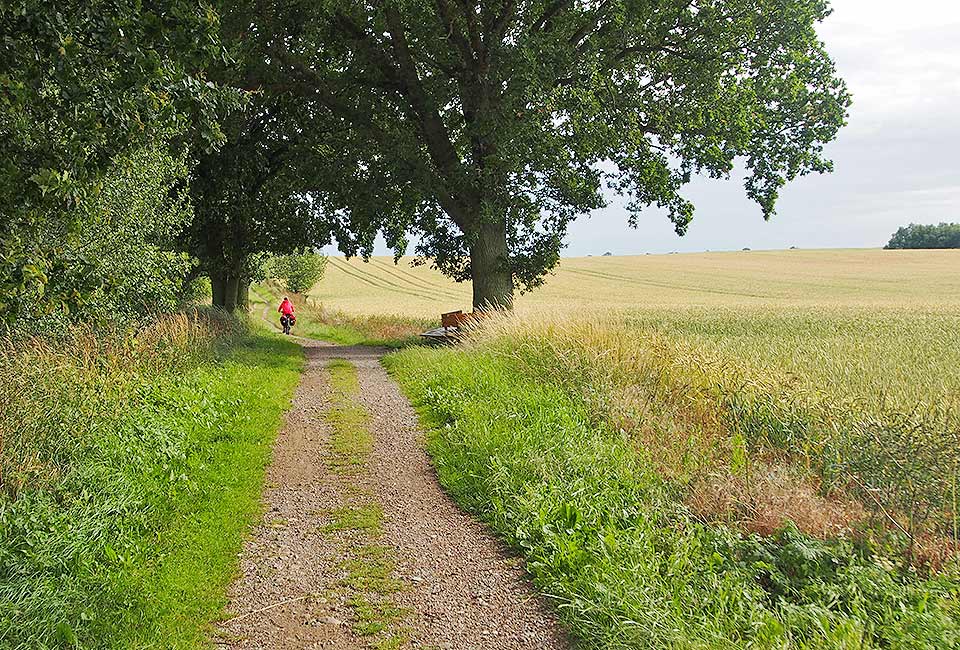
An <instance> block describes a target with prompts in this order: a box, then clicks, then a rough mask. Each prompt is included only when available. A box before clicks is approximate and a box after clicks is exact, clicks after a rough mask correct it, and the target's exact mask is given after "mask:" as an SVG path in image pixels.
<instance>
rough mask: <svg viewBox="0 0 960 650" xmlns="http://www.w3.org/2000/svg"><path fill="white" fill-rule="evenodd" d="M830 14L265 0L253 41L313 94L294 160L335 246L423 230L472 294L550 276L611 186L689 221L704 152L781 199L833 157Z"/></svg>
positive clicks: (753, 191)
mask: <svg viewBox="0 0 960 650" xmlns="http://www.w3.org/2000/svg"><path fill="white" fill-rule="evenodd" d="M241 7H242V8H240V9H239V10H238V13H239V14H240V16H238V22H239V23H241V24H248V23H249V21H250V20H251V18H250V17H249V16H247V17H246V19H245V21H244V20H242V19H241V17H242V16H243V14H244V12H247V11H249V8H247V7H246V6H245V5H241ZM828 14H829V7H828V3H827V2H826V1H825V0H786V1H781V0H777V1H764V2H759V3H758V2H755V1H754V0H722V1H719V2H712V3H710V4H709V5H708V6H702V5H700V4H691V3H690V2H687V1H686V0H667V1H664V2H657V3H640V2H633V1H631V0H612V1H605V2H554V1H548V0H536V1H531V2H522V3H517V2H502V1H497V0H489V1H484V2H480V3H475V4H474V5H470V4H468V3H456V2H447V1H443V2H436V3H432V2H390V3H380V4H376V3H374V4H371V3H366V2H359V1H349V2H344V1H340V0H337V1H332V0H328V1H325V2H320V3H316V4H315V5H312V6H311V7H310V8H305V7H303V6H300V5H291V6H289V7H288V8H286V9H284V10H279V11H278V12H277V13H276V14H271V16H270V18H269V20H266V21H264V22H260V21H259V14H257V20H258V27H260V29H259V30H258V32H257V34H248V35H247V39H246V41H245V47H246V50H245V52H246V54H247V56H248V57H249V60H250V61H255V62H256V65H255V66H253V70H254V71H255V74H254V75H252V76H255V78H256V79H257V80H258V81H259V82H261V83H262V87H263V90H264V92H265V93H266V94H267V95H272V96H274V97H277V98H284V99H285V98H288V97H290V96H291V95H295V96H297V97H298V101H299V102H301V103H302V105H303V106H309V107H310V109H309V110H307V111H306V112H304V113H303V116H304V117H306V118H307V119H306V120H305V121H301V122H300V123H299V125H298V129H297V133H298V139H299V140H301V142H302V149H303V150H304V151H303V154H304V155H303V156H302V157H300V158H294V157H291V159H290V164H292V165H300V164H301V161H302V168H303V169H304V173H300V174H299V177H300V178H309V179H311V180H312V182H313V187H312V188H309V186H307V187H308V189H310V190H311V191H312V196H313V197H315V199H316V203H317V205H322V206H323V207H324V208H325V209H326V211H327V213H328V214H330V215H336V218H332V220H331V221H332V223H331V227H332V228H333V229H334V232H335V234H336V237H337V240H338V242H339V245H340V247H341V249H342V250H343V251H344V252H345V253H347V254H357V253H360V254H369V253H370V252H371V251H372V248H373V244H374V235H375V234H376V233H377V231H378V230H379V231H381V232H382V233H383V234H384V235H385V237H386V240H387V242H388V244H389V245H390V246H392V247H393V248H394V249H395V250H397V251H402V250H403V249H405V247H406V246H407V243H408V234H413V235H414V236H415V237H416V241H417V244H416V250H417V252H418V253H419V254H420V255H421V256H422V257H423V258H425V259H429V260H430V261H431V263H433V264H434V265H435V266H436V267H437V268H439V269H440V270H441V271H443V272H444V273H446V274H447V275H450V276H451V277H454V278H456V279H460V280H465V279H471V278H472V279H473V280H474V302H475V305H476V306H478V307H479V306H482V304H481V303H484V302H487V301H492V302H499V303H502V304H505V305H509V304H510V302H511V300H512V287H513V285H514V284H516V285H518V286H520V287H525V288H530V287H535V286H537V285H538V284H539V283H540V282H541V281H542V279H543V277H544V274H545V273H546V272H547V271H548V270H549V269H550V268H552V267H553V266H554V265H555V264H556V263H557V260H558V257H559V250H560V247H561V245H562V241H563V238H564V235H565V233H566V230H567V226H568V224H569V223H570V221H571V220H573V219H574V218H576V217H577V216H579V215H582V214H585V213H588V212H589V211H591V210H594V209H596V208H599V207H601V206H602V205H604V197H603V189H604V188H611V189H613V190H614V191H616V192H618V193H620V194H622V195H624V196H626V197H627V198H628V209H629V212H630V215H631V216H630V218H629V219H630V223H631V224H633V225H637V224H638V218H639V214H640V213H641V211H642V210H644V209H646V208H648V207H651V206H656V207H658V208H662V209H664V210H666V212H667V213H668V215H669V218H670V219H671V220H672V222H673V223H674V225H675V228H676V230H677V232H678V233H683V232H685V231H686V229H687V226H688V224H689V222H690V220H691V218H692V217H693V205H691V203H690V202H689V201H688V200H686V199H684V198H683V197H682V195H681V193H680V192H681V188H682V187H683V186H684V185H685V184H686V183H687V182H689V180H690V178H691V176H692V175H693V174H695V173H704V174H707V175H710V176H714V177H724V176H727V175H728V174H729V173H730V171H731V170H732V168H733V165H734V161H735V160H737V159H738V158H739V159H742V160H743V161H744V162H745V164H746V166H747V168H748V174H747V179H746V184H745V190H746V193H747V195H748V196H749V197H750V198H751V199H753V200H755V201H756V202H757V203H758V204H759V205H760V208H761V212H762V214H763V216H764V217H765V218H767V217H770V216H771V215H772V214H773V213H774V205H775V202H776V199H777V195H778V192H779V190H780V188H781V187H782V186H783V185H784V183H786V182H788V181H790V180H792V179H794V178H796V177H797V176H801V175H804V174H807V173H810V172H825V171H828V170H829V169H830V167H831V164H830V162H829V161H827V160H826V159H825V158H824V157H823V144H824V143H826V142H829V141H830V140H832V139H833V138H834V136H835V134H836V133H837V130H838V129H839V128H840V126H841V125H842V124H843V123H844V120H845V119H846V111H847V106H848V104H849V96H848V94H847V91H846V88H845V86H844V83H843V82H842V81H841V80H840V79H839V78H838V77H837V75H836V72H835V70H834V66H833V62H832V61H831V59H830V57H829V56H828V55H827V53H826V52H825V50H824V46H823V44H822V43H821V42H820V40H819V38H818V37H817V34H816V29H815V26H816V24H817V23H818V22H819V21H820V20H822V19H823V18H824V17H825V16H826V15H828ZM278 44H280V45H278ZM298 119H302V118H298ZM318 153H319V154H320V155H317V154H318ZM306 172H309V173H306ZM300 187H304V186H303V185H302V184H301V185H300ZM296 191H300V190H298V189H297V190H294V192H296ZM478 300H479V301H480V302H479V303H478Z"/></svg>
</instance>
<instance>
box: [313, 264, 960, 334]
mask: <svg viewBox="0 0 960 650" xmlns="http://www.w3.org/2000/svg"><path fill="white" fill-rule="evenodd" d="M310 295H311V296H312V297H313V298H315V299H317V300H319V301H321V302H322V303H323V304H324V305H325V306H327V307H329V308H332V309H337V310H342V311H345V312H347V313H351V314H357V315H372V314H376V315H382V314H393V315H399V316H408V317H416V318H424V317H428V318H429V317H434V316H439V314H440V313H441V312H445V311H452V310H456V309H464V310H469V309H470V295H471V293H470V286H469V284H468V283H459V284H458V283H456V282H453V281H451V280H449V279H448V278H446V277H444V276H442V275H441V274H440V273H439V272H437V271H435V270H433V269H431V268H429V267H427V266H413V265H412V258H408V257H404V258H401V259H400V260H399V262H398V263H397V264H394V262H393V260H392V258H389V257H373V258H371V259H370V260H369V262H364V261H363V260H360V259H357V258H354V259H351V260H345V259H344V258H343V257H331V258H330V263H329V264H328V266H327V271H326V275H325V277H324V278H323V280H322V281H321V282H320V283H319V284H318V285H317V286H315V287H314V288H313V290H312V291H311V292H310ZM680 307H683V308H690V307H710V308H715V307H721V308H747V307H758V308H789V307H856V308H881V309H887V308H892V309H897V310H899V309H904V308H905V309H910V310H916V309H920V310H935V311H940V310H944V309H945V310H957V309H958V308H960V250H942V251H930V250H926V251H888V250H879V249H844V250H788V251H738V252H726V253H687V254H673V255H642V256H623V257H619V256H618V257H578V258H565V259H563V260H562V261H561V263H560V265H559V267H558V268H557V269H556V270H555V271H554V272H553V273H552V274H551V275H549V276H548V277H547V280H546V282H545V283H544V285H543V286H542V287H540V288H538V289H535V290H534V291H532V292H529V293H526V294H523V295H519V296H518V297H517V300H516V309H517V311H518V312H519V313H520V314H526V313H531V312H541V311H549V312H560V313H576V314H583V313H598V312H602V311H610V310H616V311H624V310H626V311H634V310H641V311H643V310H647V309H650V308H660V309H662V308H680Z"/></svg>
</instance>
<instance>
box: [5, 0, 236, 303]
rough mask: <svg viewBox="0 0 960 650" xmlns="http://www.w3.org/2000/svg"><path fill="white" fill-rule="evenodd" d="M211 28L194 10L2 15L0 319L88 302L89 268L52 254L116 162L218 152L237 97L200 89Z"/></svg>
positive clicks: (173, 0)
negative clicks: (167, 147)
mask: <svg viewBox="0 0 960 650" xmlns="http://www.w3.org/2000/svg"><path fill="white" fill-rule="evenodd" d="M218 28H219V26H218V17H217V14H216V13H215V12H214V11H213V10H212V9H211V7H210V6H209V5H207V4H206V3H204V2H202V1H196V0H168V1H166V2H162V3H159V4H158V5H151V6H150V7H144V6H143V4H142V3H141V2H139V1H136V0H120V1H118V2H110V3H100V4H97V5H91V4H90V3H89V2H80V1H77V0H56V1H54V0H16V1H14V2H5V3H3V4H2V5H0V33H2V34H3V35H4V38H3V39H2V41H0V161H2V162H0V295H3V296H5V297H9V296H13V297H14V299H13V301H12V302H13V306H12V307H11V304H10V302H11V301H9V300H4V301H3V302H4V304H3V305H0V318H2V319H3V320H7V321H10V320H12V319H13V318H16V317H17V313H16V308H17V307H18V305H19V304H20V303H21V302H23V301H28V302H36V301H41V302H43V303H44V304H47V305H50V306H51V307H52V308H58V307H60V306H61V305H62V306H65V307H67V308H71V309H72V308H74V307H75V306H77V304H78V303H80V302H82V301H84V300H85V299H86V298H87V292H88V291H89V290H90V287H91V286H93V284H95V283H91V282H90V281H88V280H87V279H86V278H85V277H84V274H83V273H82V268H81V267H82V266H83V265H84V264H85V263H87V262H88V260H87V258H85V257H84V256H80V258H79V259H78V258H77V257H76V256H75V255H74V251H72V250H70V249H69V248H67V249H64V248H63V247H62V246H60V245H59V244H60V243H65V242H68V241H69V240H70V239H71V238H72V237H73V236H74V234H75V233H76V230H77V228H78V226H80V225H82V224H83V223H84V220H85V219H86V218H87V217H88V216H89V214H88V213H86V212H85V211H84V210H83V209H82V207H81V206H83V205H90V204H92V203H95V202H96V201H97V200H98V199H97V195H98V193H99V192H100V191H101V189H102V180H103V174H104V173H105V172H107V170H109V169H110V168H111V166H112V165H114V164H115V163H116V161H117V160H119V159H121V158H122V157H123V156H124V155H125V154H126V153H128V152H129V151H131V150H136V149H139V148H142V147H148V148H149V147H152V146H154V144H155V143H156V142H158V141H161V142H165V141H167V140H168V139H170V138H175V139H176V140H177V141H178V143H179V145H180V146H181V147H182V146H183V145H187V144H191V143H193V144H196V146H197V147H198V148H199V149H205V148H211V147H214V146H217V145H219V144H220V143H221V142H222V140H223V134H222V133H221V132H220V129H219V126H218V124H217V122H216V118H217V116H218V114H219V113H221V112H222V111H224V110H227V109H228V108H230V107H233V106H236V105H238V103H239V98H240V96H239V94H238V93H237V92H236V91H234V90H229V89H224V88H222V87H219V86H217V85H215V84H212V83H208V82H207V81H206V80H205V78H204V77H203V68H204V67H205V66H207V65H208V64H209V62H210V61H211V60H214V59H218V58H221V57H222V55H223V52H222V49H221V48H220V46H219V41H218V37H217V31H218ZM50 242H55V243H56V244H57V245H54V246H50V245H49V243H50ZM64 272H65V273H66V274H67V275H68V276H69V278H68V279H63V278H61V276H62V275H63V273H64ZM54 280H56V284H55V286H48V283H49V282H51V281H54Z"/></svg>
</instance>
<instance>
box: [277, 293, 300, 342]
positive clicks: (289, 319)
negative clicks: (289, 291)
mask: <svg viewBox="0 0 960 650" xmlns="http://www.w3.org/2000/svg"><path fill="white" fill-rule="evenodd" d="M277 311H278V312H280V325H282V326H283V333H284V334H289V333H290V328H291V327H292V326H293V324H294V323H296V322H297V317H296V316H294V315H293V303H292V302H290V299H289V298H287V297H286V296H284V297H283V302H281V303H280V306H279V307H277Z"/></svg>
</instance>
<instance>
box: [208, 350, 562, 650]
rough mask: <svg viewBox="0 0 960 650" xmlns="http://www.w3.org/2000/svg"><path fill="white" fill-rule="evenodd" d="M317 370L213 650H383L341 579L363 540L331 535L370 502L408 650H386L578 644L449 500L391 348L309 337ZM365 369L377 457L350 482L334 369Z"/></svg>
mask: <svg viewBox="0 0 960 650" xmlns="http://www.w3.org/2000/svg"><path fill="white" fill-rule="evenodd" d="M300 341H301V343H302V344H303V345H304V347H305V352H306V357H307V364H306V369H305V371H304V374H303V377H302V379H301V382H300V385H299V387H298V389H297V393H296V396H295V398H294V401H293V406H292V408H291V409H290V411H289V412H288V413H287V416H286V420H285V424H284V426H283V428H282V430H281V432H280V434H279V435H278V438H277V441H276V443H275V445H274V450H273V459H272V462H271V464H270V466H269V467H268V469H267V475H266V484H265V489H264V494H263V501H264V513H265V514H264V518H263V521H262V522H261V523H260V524H259V525H257V526H256V527H255V528H254V530H253V531H252V534H251V537H250V539H249V540H248V541H247V542H246V544H245V545H244V549H243V551H242V553H241V563H240V564H241V576H240V578H239V579H238V580H237V581H236V582H235V584H234V585H233V587H232V588H231V592H230V606H229V608H228V616H229V617H232V618H230V619H229V620H227V621H225V622H224V623H222V624H221V625H220V626H219V629H218V632H217V635H216V638H215V641H216V643H217V645H218V646H219V647H222V648H264V649H271V650H272V649H283V650H287V649H294V648H296V649H299V648H331V649H350V648H366V647H375V645H374V639H373V638H365V637H362V636H358V635H357V633H356V631H355V629H354V628H353V627H352V625H353V624H352V623H351V620H352V618H351V617H353V619H355V615H354V613H353V612H352V611H351V608H350V604H349V595H348V594H345V593H344V592H343V590H342V589H340V588H339V587H338V585H341V584H342V583H343V581H344V578H345V574H346V572H347V571H346V569H345V568H344V566H345V561H346V560H347V559H348V558H347V556H346V554H347V553H348V550H347V549H349V548H351V547H352V548H356V547H358V545H359V544H361V543H362V542H361V540H360V537H361V536H362V534H363V533H362V532H357V531H336V532H335V533H332V532H330V530H329V529H330V524H331V521H332V519H331V513H333V512H336V511H337V509H338V508H342V507H344V505H345V504H347V503H348V502H350V500H351V499H352V498H355V497H356V495H357V494H361V495H363V498H364V499H368V500H370V501H371V502H373V503H376V504H379V506H380V507H382V511H383V523H382V533H380V534H379V535H378V537H377V544H378V545H382V546H383V547H385V548H386V549H388V552H389V553H390V554H391V556H392V558H393V577H394V578H396V579H397V580H398V581H399V583H401V584H402V587H400V589H399V591H397V592H396V594H395V595H393V596H392V598H393V600H394V601H395V602H396V604H397V605H398V606H399V608H400V609H401V610H402V611H403V612H404V614H403V620H402V628H403V632H404V636H403V639H402V640H403V642H404V643H403V644H400V645H396V646H389V647H411V648H444V649H448V648H449V649H456V650H461V649H462V650H468V649H470V650H473V649H488V648H489V649H490V650H494V649H496V650H510V649H520V648H543V649H545V650H554V649H557V650H559V649H562V648H568V647H570V644H569V643H568V641H567V640H566V639H565V637H564V635H563V633H562V631H561V630H560V628H559V626H558V625H557V624H556V622H555V620H554V617H553V615H552V613H550V612H549V611H548V610H547V608H546V607H545V606H544V604H543V602H542V600H541V599H540V597H538V596H537V595H536V594H535V593H534V592H533V589H532V587H531V586H530V584H529V582H528V580H527V579H526V577H525V574H524V572H523V568H522V561H521V560H520V559H519V558H516V557H514V556H511V555H510V553H509V552H507V551H506V550H505V549H504V548H503V547H502V545H500V544H499V543H498V542H497V541H496V540H495V539H493V538H492V537H491V536H490V535H489V533H488V532H487V531H486V530H485V529H484V528H483V527H482V526H481V525H480V524H478V523H477V522H476V521H475V520H473V519H472V518H471V517H470V516H468V515H466V514H465V513H463V512H462V511H461V510H459V509H458V507H457V506H456V505H455V504H454V503H453V502H452V500H451V499H450V498H449V497H448V496H447V495H446V494H445V493H444V492H443V490H442V489H441V487H440V485H439V483H438V482H437V479H436V475H435V473H434V470H433V467H432V465H431V463H430V460H429V458H428V457H427V455H426V453H425V452H424V450H423V448H422V446H421V443H420V439H421V437H422V431H421V429H420V428H419V426H418V423H417V418H416V415H415V413H414V411H413V409H412V408H411V406H410V404H409V402H408V401H407V400H406V398H405V397H404V396H403V395H402V394H401V392H400V390H399V388H398V387H397V385H396V383H395V382H394V381H393V380H392V379H391V378H390V377H389V376H388V375H387V373H386V371H385V370H384V369H383V367H382V366H381V365H380V358H381V357H382V355H383V354H384V350H381V349H377V348H371V347H363V346H355V347H346V346H333V345H328V344H324V343H321V342H318V341H312V340H306V339H300ZM333 359H345V360H347V361H349V362H350V363H352V364H353V365H354V366H355V367H356V369H357V378H358V380H359V386H360V390H359V393H358V394H357V395H356V397H355V399H356V402H357V403H358V404H359V405H361V406H363V407H364V408H365V409H366V411H367V413H368V414H369V420H368V428H369V430H370V432H371V433H373V435H374V443H373V448H372V451H371V453H370V456H369V458H368V459H367V462H366V464H365V467H364V469H363V470H362V471H361V472H360V473H359V474H357V475H355V476H352V477H347V476H344V475H342V474H338V473H337V472H335V471H332V470H331V469H330V466H329V454H330V453H331V451H330V447H329V439H330V435H331V428H330V426H329V425H328V424H327V422H326V420H325V415H326V412H327V410H328V409H329V407H330V399H331V393H330V388H329V385H328V381H327V373H326V370H325V368H326V366H327V364H328V363H329V362H330V361H331V360H333Z"/></svg>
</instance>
